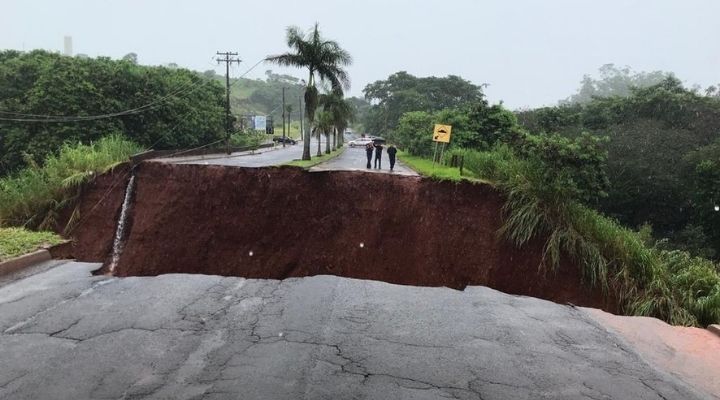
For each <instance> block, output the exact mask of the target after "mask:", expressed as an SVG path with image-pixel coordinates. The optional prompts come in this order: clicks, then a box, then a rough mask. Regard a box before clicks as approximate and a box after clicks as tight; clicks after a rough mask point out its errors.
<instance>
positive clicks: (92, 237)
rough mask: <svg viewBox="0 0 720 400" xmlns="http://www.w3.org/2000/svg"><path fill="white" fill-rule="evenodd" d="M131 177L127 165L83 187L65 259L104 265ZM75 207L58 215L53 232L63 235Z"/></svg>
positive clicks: (110, 248)
mask: <svg viewBox="0 0 720 400" xmlns="http://www.w3.org/2000/svg"><path fill="white" fill-rule="evenodd" d="M129 178H130V166H129V165H127V164H124V165H120V166H118V167H116V168H114V169H113V170H111V171H110V172H107V173H105V174H103V175H100V176H98V177H97V178H96V179H95V180H93V181H92V183H90V184H89V185H87V186H86V187H84V188H83V191H82V194H81V197H80V202H79V204H78V207H79V212H80V214H79V215H80V219H79V220H78V223H77V224H76V225H75V227H74V228H72V229H71V231H70V235H69V236H70V237H71V238H72V239H73V241H72V245H71V248H70V249H65V252H66V254H63V255H64V256H68V257H72V256H74V257H76V258H78V259H80V260H81V261H89V262H104V261H105V259H106V258H107V257H108V256H109V254H110V251H111V250H112V238H113V235H114V234H115V227H116V225H117V218H118V215H119V214H120V208H121V206H122V201H123V197H124V195H125V187H126V186H127V182H128V179H129ZM74 209H75V207H74V206H73V207H70V208H68V209H66V210H65V211H64V212H63V213H62V214H61V216H60V221H63V223H61V224H58V226H57V227H56V230H57V232H58V233H62V232H63V231H64V229H65V225H66V224H67V221H68V220H69V219H70V216H71V214H72V212H73V211H74Z"/></svg>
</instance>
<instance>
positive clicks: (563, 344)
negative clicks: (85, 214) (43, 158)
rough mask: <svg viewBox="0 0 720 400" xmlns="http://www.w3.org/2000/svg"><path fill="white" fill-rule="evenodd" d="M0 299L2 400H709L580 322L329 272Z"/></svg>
mask: <svg viewBox="0 0 720 400" xmlns="http://www.w3.org/2000/svg"><path fill="white" fill-rule="evenodd" d="M99 266H100V265H99V264H86V263H76V262H67V263H62V264H60V265H57V266H55V267H54V268H51V269H49V270H47V271H45V272H41V273H39V274H38V275H34V276H30V277H25V278H23V279H20V280H17V281H14V282H12V283H9V284H7V285H5V286H2V287H0V332H1V333H0V360H1V362H2V368H0V398H1V399H51V398H52V399H98V398H104V399H106V398H113V399H120V398H133V399H135V398H149V399H200V398H202V399H238V398H242V399H348V398H357V399H447V398H454V399H484V400H492V399H700V398H710V397H709V396H707V395H702V394H699V393H696V392H694V391H693V389H690V388H689V387H688V386H686V385H685V384H683V383H682V382H681V381H680V380H678V379H676V378H675V377H672V376H670V375H668V374H665V373H664V372H661V371H659V370H657V369H655V368H653V367H651V366H649V365H648V364H647V363H645V362H644V361H642V360H641V359H640V357H639V356H638V355H637V354H636V353H635V352H634V351H633V350H632V349H630V348H629V347H628V346H627V345H626V344H625V343H624V342H623V341H622V340H620V339H619V338H618V337H617V336H616V335H615V334H612V333H610V332H608V331H607V330H606V329H604V328H602V327H601V326H600V325H599V324H598V323H597V322H595V321H593V320H592V319H591V318H590V317H589V316H588V315H587V314H586V313H585V312H584V311H583V310H581V309H577V308H573V307H570V306H563V305H558V304H554V303H551V302H548V301H544V300H538V299H534V298H529V297H519V296H510V295H506V294H503V293H500V292H497V291H495V290H491V289H488V288H485V287H468V288H467V289H466V290H465V291H462V292H461V291H456V290H451V289H448V288H428V287H410V286H398V285H391V284H386V283H382V282H374V281H363V280H354V279H346V278H338V277H332V276H317V277H311V278H299V279H287V280H284V281H277V280H246V279H242V278H236V277H220V276H206V275H163V276H158V277H133V278H114V277H108V276H92V275H91V273H90V271H92V270H94V269H96V268H99Z"/></svg>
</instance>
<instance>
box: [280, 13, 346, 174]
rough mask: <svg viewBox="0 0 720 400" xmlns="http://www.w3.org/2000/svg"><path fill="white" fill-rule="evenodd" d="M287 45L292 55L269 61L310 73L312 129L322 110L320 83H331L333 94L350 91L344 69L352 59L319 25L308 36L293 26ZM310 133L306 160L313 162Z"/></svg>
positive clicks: (308, 90) (308, 89)
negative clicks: (319, 103) (319, 104)
mask: <svg viewBox="0 0 720 400" xmlns="http://www.w3.org/2000/svg"><path fill="white" fill-rule="evenodd" d="M287 45H288V47H290V49H291V50H292V51H291V52H288V53H285V54H280V55H275V56H269V57H268V58H267V60H268V61H270V62H273V63H276V64H278V65H281V66H285V67H298V68H307V69H308V80H307V87H306V88H305V114H306V116H307V120H308V126H309V127H312V126H313V124H314V122H315V110H317V106H318V90H317V86H316V83H317V80H318V79H319V80H320V82H321V83H329V84H330V86H331V88H332V90H333V91H340V92H342V90H343V89H345V90H347V89H349V88H350V77H349V76H348V73H347V71H345V69H344V67H346V66H348V65H350V64H352V56H350V53H348V52H347V51H346V50H344V49H343V48H342V47H340V45H339V44H338V43H337V42H335V41H333V40H326V39H324V38H323V37H322V36H321V35H320V30H319V29H318V24H317V23H315V26H314V27H313V29H312V30H310V31H309V32H308V33H304V32H303V31H301V30H300V29H299V28H297V27H294V26H291V27H289V28H288V29H287ZM310 131H311V129H308V130H307V131H306V134H305V138H304V141H303V155H302V159H303V160H309V159H310Z"/></svg>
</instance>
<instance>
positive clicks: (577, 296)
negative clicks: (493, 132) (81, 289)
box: [75, 162, 614, 310]
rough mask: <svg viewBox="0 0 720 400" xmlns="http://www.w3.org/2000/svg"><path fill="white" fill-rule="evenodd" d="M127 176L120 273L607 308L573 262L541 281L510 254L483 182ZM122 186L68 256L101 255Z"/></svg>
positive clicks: (248, 173)
mask: <svg viewBox="0 0 720 400" xmlns="http://www.w3.org/2000/svg"><path fill="white" fill-rule="evenodd" d="M136 175H137V180H136V183H137V187H136V192H135V196H134V202H133V203H134V205H133V210H132V213H131V215H132V224H131V229H130V232H129V233H128V235H127V243H126V245H125V250H124V252H123V254H122V257H121V258H120V263H119V265H118V267H117V269H116V275H119V276H131V275H157V274H164V273H202V274H217V275H228V276H242V277H247V278H273V279H282V278H287V277H302V276H308V275H318V274H332V275H340V276H345V277H351V278H361V279H373V280H381V281H386V282H390V283H397V284H408V285H422V286H449V287H453V288H464V287H465V286H466V285H486V286H489V287H492V288H495V289H498V290H501V291H504V292H507V293H512V294H522V295H529V296H534V297H540V298H545V299H549V300H553V301H557V302H563V303H564V302H571V303H573V304H577V305H585V306H590V307H600V308H604V309H609V310H613V309H614V307H613V306H612V305H609V304H605V301H603V298H602V295H601V293H600V292H599V291H598V290H589V289H588V288H586V287H583V286H582V285H580V275H579V271H578V270H577V268H576V267H574V266H572V265H569V264H567V263H565V264H563V265H562V266H561V268H560V270H559V271H558V273H557V275H548V277H547V279H543V277H542V276H540V275H539V274H538V265H539V263H540V257H541V254H542V252H541V244H540V243H539V242H538V243H534V244H531V245H529V246H527V247H526V248H524V249H522V250H518V249H516V248H514V247H513V246H512V245H511V244H509V243H507V242H506V241H505V240H503V239H501V238H499V237H498V235H497V231H498V228H499V227H500V225H501V207H502V204H503V199H502V198H501V196H500V195H499V194H498V193H497V192H496V191H495V190H494V189H493V188H492V187H490V186H488V185H481V184H470V183H460V184H458V183H451V182H437V181H432V180H426V179H421V178H416V177H400V176H392V175H384V174H365V173H357V172H313V173H310V172H306V171H303V170H300V169H296V168H260V169H249V168H228V167H221V166H203V165H169V164H162V163H156V162H146V163H143V164H141V165H140V166H138V167H137V168H136ZM126 177H127V176H126ZM107 180H110V181H111V180H112V178H107ZM96 186H97V187H96V189H95V190H90V191H89V192H90V193H93V192H95V191H103V190H106V189H107V188H106V187H105V186H107V184H106V183H103V182H102V181H101V182H99V183H98V184H96ZM123 190H124V187H123V188H122V189H121V190H119V191H118V190H113V191H112V196H111V197H112V201H106V203H105V205H103V206H102V209H101V210H100V211H99V212H98V210H96V212H94V213H93V214H92V215H91V216H90V218H89V221H87V223H85V224H84V225H83V226H82V227H81V228H79V229H78V230H77V234H76V239H77V241H78V246H77V247H76V254H75V255H76V257H78V258H79V259H81V260H89V261H101V260H102V261H105V260H106V259H107V256H108V255H109V251H110V246H111V242H112V236H113V233H114V226H115V225H114V223H115V219H116V218H117V216H118V215H119V213H120V204H121V202H122V197H123ZM91 197H92V196H88V198H87V199H86V200H85V201H84V203H83V206H84V207H88V204H85V203H88V202H91ZM95 197H97V196H95ZM93 198H94V197H93ZM110 227H112V229H110Z"/></svg>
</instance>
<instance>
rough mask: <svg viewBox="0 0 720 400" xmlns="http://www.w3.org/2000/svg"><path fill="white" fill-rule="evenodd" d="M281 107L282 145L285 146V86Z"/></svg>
mask: <svg viewBox="0 0 720 400" xmlns="http://www.w3.org/2000/svg"><path fill="white" fill-rule="evenodd" d="M282 108H283V113H282V117H283V147H285V86H283V104H282Z"/></svg>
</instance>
